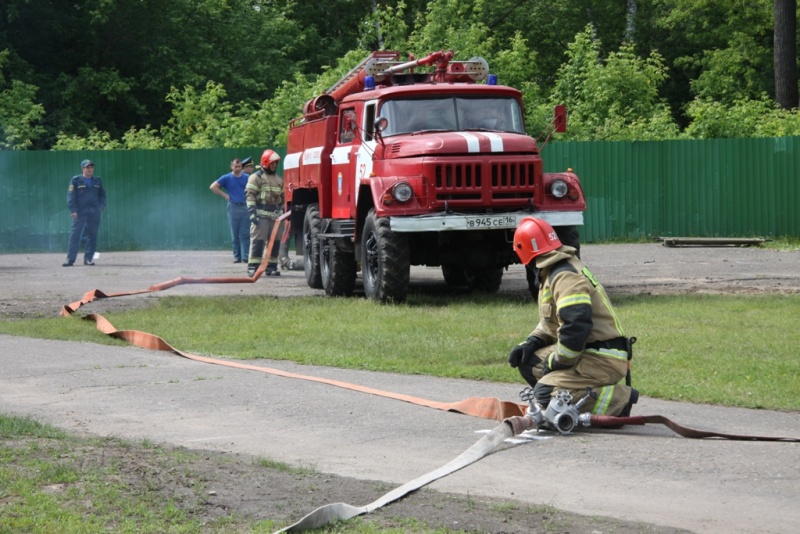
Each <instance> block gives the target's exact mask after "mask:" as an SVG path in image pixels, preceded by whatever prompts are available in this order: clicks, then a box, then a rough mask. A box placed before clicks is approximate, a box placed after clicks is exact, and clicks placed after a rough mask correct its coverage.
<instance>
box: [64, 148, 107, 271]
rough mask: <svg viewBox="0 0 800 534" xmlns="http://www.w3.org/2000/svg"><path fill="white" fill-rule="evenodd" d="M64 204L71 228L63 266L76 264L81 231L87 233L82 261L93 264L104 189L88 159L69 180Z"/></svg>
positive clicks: (92, 164) (104, 205)
mask: <svg viewBox="0 0 800 534" xmlns="http://www.w3.org/2000/svg"><path fill="white" fill-rule="evenodd" d="M67 207H68V208H69V214H70V216H71V217H72V230H71V231H70V234H69V245H68V246H67V261H65V262H64V263H63V264H62V266H63V267H72V266H73V265H74V264H75V259H76V258H77V257H78V246H79V245H80V240H81V234H83V233H84V232H86V248H85V249H84V251H83V264H84V265H94V259H93V258H94V252H95V248H96V247H97V232H98V230H99V229H100V215H101V214H102V212H103V210H104V209H105V208H106V190H105V189H103V182H102V181H101V180H100V178H98V177H97V176H95V175H94V163H92V162H91V161H90V160H88V159H85V160H83V161H82V162H81V174H79V175H77V176H73V177H72V180H70V182H69V188H68V189H67Z"/></svg>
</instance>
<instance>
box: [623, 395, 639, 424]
mask: <svg viewBox="0 0 800 534" xmlns="http://www.w3.org/2000/svg"><path fill="white" fill-rule="evenodd" d="M637 402H639V390H637V389H633V388H631V398H630V400H628V404H626V405H625V407H624V408H623V409H622V413H620V414H619V416H620V417H629V416H630V415H631V409H632V408H633V405H634V404H636V403H637Z"/></svg>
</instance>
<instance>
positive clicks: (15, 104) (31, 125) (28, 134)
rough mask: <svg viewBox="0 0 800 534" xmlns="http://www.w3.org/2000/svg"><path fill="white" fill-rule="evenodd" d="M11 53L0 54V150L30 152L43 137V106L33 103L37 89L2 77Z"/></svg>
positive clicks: (5, 51)
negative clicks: (40, 123)
mask: <svg viewBox="0 0 800 534" xmlns="http://www.w3.org/2000/svg"><path fill="white" fill-rule="evenodd" d="M9 55H10V53H9V51H8V50H2V51H0V149H12V150H20V149H25V148H30V147H31V146H32V145H33V143H34V141H36V139H37V138H39V137H40V136H41V135H42V134H43V133H44V128H43V127H42V126H40V125H39V122H40V121H41V119H42V117H43V116H44V106H42V105H41V104H39V103H37V102H36V92H37V90H38V88H37V87H36V86H34V85H30V84H26V83H23V82H21V81H19V80H10V81H6V77H5V75H4V74H3V71H4V68H5V65H6V63H7V61H8V57H9Z"/></svg>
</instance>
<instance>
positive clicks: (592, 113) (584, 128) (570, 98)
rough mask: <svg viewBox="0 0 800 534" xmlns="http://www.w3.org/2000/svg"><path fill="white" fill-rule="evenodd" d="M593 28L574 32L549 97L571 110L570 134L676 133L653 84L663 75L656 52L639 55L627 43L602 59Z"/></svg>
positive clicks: (640, 136)
mask: <svg viewBox="0 0 800 534" xmlns="http://www.w3.org/2000/svg"><path fill="white" fill-rule="evenodd" d="M593 33H594V31H593V29H592V27H591V26H587V27H586V29H585V30H584V31H583V32H582V33H579V34H578V35H577V36H576V37H575V41H573V42H572V43H571V44H570V46H569V49H568V51H567V55H568V57H569V60H568V61H567V62H566V63H565V64H564V65H563V66H562V67H561V69H560V70H559V72H558V76H557V78H556V83H555V88H554V91H553V94H552V95H551V97H550V99H551V103H552V104H558V103H562V104H565V105H566V106H567V109H568V110H570V129H569V132H568V133H567V136H568V137H569V138H571V139H580V140H589V139H606V140H632V139H669V138H676V137H678V136H679V130H678V127H677V124H676V123H675V122H674V121H673V120H672V118H671V115H670V111H669V108H668V106H667V105H666V102H664V101H663V99H662V98H661V97H660V96H659V93H658V89H659V87H660V86H661V85H662V84H663V82H664V80H665V79H666V78H667V74H666V67H665V65H664V63H663V60H662V58H661V56H659V55H658V54H657V53H656V52H652V53H651V54H650V56H649V57H648V58H646V59H642V58H640V57H638V56H637V55H636V54H635V53H634V50H633V45H632V44H622V45H621V46H620V48H619V50H618V51H616V52H612V53H611V54H609V56H608V57H607V58H605V60H601V55H600V48H601V45H600V43H599V42H598V41H597V40H596V39H593V37H592V36H593Z"/></svg>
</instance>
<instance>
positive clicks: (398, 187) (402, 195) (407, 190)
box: [392, 182, 414, 202]
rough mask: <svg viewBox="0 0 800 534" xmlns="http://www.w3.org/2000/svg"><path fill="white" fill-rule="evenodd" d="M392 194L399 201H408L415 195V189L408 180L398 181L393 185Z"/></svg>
mask: <svg viewBox="0 0 800 534" xmlns="http://www.w3.org/2000/svg"><path fill="white" fill-rule="evenodd" d="M392 196H393V197H394V198H395V200H397V201H398V202H408V201H409V200H411V197H412V196H414V190H413V189H411V186H410V185H408V184H407V183H406V182H398V183H396V184H394V187H392Z"/></svg>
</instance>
